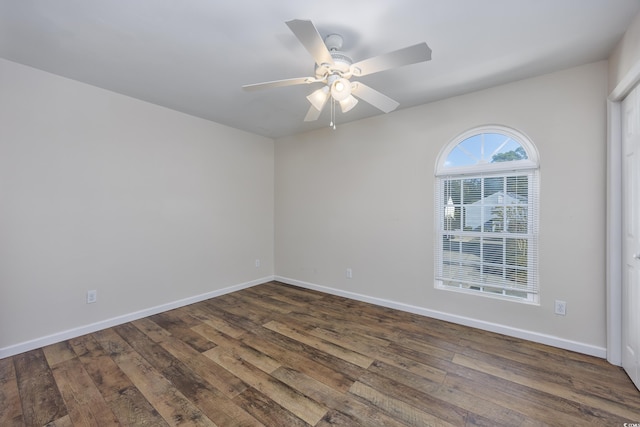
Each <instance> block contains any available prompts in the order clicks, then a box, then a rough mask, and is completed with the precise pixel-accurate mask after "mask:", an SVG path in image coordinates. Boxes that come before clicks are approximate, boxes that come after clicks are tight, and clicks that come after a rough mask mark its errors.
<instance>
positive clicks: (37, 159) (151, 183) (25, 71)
mask: <svg viewBox="0 0 640 427" xmlns="http://www.w3.org/2000/svg"><path fill="white" fill-rule="evenodd" d="M0 94H2V95H1V96H0V357H1V356H2V353H3V351H4V352H5V353H11V352H13V350H11V349H10V348H9V347H12V346H16V345H19V344H22V343H25V342H29V341H30V340H36V339H41V338H42V337H47V336H48V335H51V334H54V335H55V334H60V333H62V332H64V331H71V332H70V334H71V335H73V334H74V332H75V333H81V332H83V331H85V330H84V329H82V328H83V327H86V326H87V325H92V324H95V323H98V326H103V325H104V324H105V323H104V322H106V321H108V320H109V319H114V318H116V319H117V318H118V317H119V316H131V315H132V314H133V316H135V315H136V313H138V314H143V313H146V312H144V310H149V309H152V308H154V307H159V308H166V304H170V303H175V302H176V301H181V300H184V299H185V298H186V299H188V298H193V297H197V296H198V295H207V294H211V293H212V292H213V293H215V291H217V290H224V289H227V288H228V287H233V286H242V285H249V284H252V283H254V282H259V281H262V279H263V278H265V277H266V278H270V277H272V276H273V273H274V271H273V200H274V193H273V165H274V152H273V145H274V142H273V140H271V139H268V138H263V137H260V136H256V135H252V134H249V133H245V132H240V131H238V130H235V129H231V128H228V127H224V126H221V125H218V124H215V123H212V122H209V121H206V120H202V119H198V118H194V117H191V116H187V115H184V114H181V113H177V112H175V111H171V110H168V109H165V108H161V107H158V106H155V105H151V104H148V103H145V102H142V101H138V100H135V99H132V98H128V97H125V96H122V95H118V94H115V93H112V92H108V91H105V90H101V89H98V88H96V87H92V86H88V85H85V84H81V83H78V82H76V81H73V80H69V79H65V78H61V77H58V76H55V75H52V74H48V73H44V72H42V71H39V70H35V69H33V68H29V67H25V66H22V65H18V64H15V63H12V62H8V61H5V60H0ZM255 259H260V260H261V267H260V268H256V267H255ZM89 289H96V290H97V291H98V301H97V303H95V304H86V301H85V293H86V291H87V290H89ZM141 310H142V311H143V313H139V312H140V311H141ZM78 328H80V329H78ZM57 337H58V338H60V337H64V334H62V335H57ZM55 338H56V337H54V338H52V339H54V340H55ZM41 342H42V341H38V342H36V343H35V344H39V343H41ZM25 348H28V345H27V347H20V346H18V348H17V349H18V350H23V349H25ZM14 350H15V349H14Z"/></svg>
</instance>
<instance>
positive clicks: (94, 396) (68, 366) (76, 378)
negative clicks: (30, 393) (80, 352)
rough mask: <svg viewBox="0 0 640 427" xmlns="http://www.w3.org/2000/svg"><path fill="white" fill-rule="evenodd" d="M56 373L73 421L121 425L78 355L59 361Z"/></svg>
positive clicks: (80, 423) (78, 423)
mask: <svg viewBox="0 0 640 427" xmlns="http://www.w3.org/2000/svg"><path fill="white" fill-rule="evenodd" d="M52 373H53V377H54V378H55V380H56V383H57V384H58V388H59V389H60V393H61V394H62V398H63V399H64V402H65V405H66V407H67V410H68V412H69V419H70V420H71V422H72V424H74V425H80V426H88V427H89V426H119V425H120V423H119V422H118V419H117V417H116V416H115V414H114V413H113V412H112V411H111V409H110V408H109V406H108V405H107V403H106V401H105V400H104V397H103V395H102V394H101V393H100V391H99V390H98V389H97V388H96V386H95V385H94V383H93V381H92V380H91V377H90V376H89V374H88V373H87V372H86V371H85V370H84V368H83V366H82V362H80V360H79V359H78V358H77V357H74V358H72V359H67V360H65V361H63V362H59V363H57V364H56V365H55V366H54V367H53V369H52Z"/></svg>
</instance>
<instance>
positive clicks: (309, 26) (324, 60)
mask: <svg viewBox="0 0 640 427" xmlns="http://www.w3.org/2000/svg"><path fill="white" fill-rule="evenodd" d="M286 24H287V26H288V27H289V29H290V30H291V31H292V32H293V34H294V35H295V36H296V37H297V38H298V40H300V43H302V45H303V46H304V47H305V49H307V51H308V52H309V53H310V54H311V56H312V57H313V59H314V60H315V61H316V64H318V65H322V64H331V65H333V58H332V57H331V54H330V53H329V49H327V46H326V45H325V44H324V40H322V36H320V33H319V32H318V30H317V29H316V27H315V25H313V23H312V22H311V21H306V20H302V19H294V20H291V21H287V22H286Z"/></svg>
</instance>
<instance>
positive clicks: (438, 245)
mask: <svg viewBox="0 0 640 427" xmlns="http://www.w3.org/2000/svg"><path fill="white" fill-rule="evenodd" d="M482 134H501V135H504V136H506V137H508V138H510V139H512V140H513V141H515V142H517V143H518V144H519V145H520V147H522V148H523V149H524V150H525V152H526V154H527V158H526V159H521V160H511V161H505V162H495V163H491V162H490V160H487V159H479V161H478V162H477V163H476V164H474V165H466V166H450V165H448V164H447V160H448V158H449V155H450V154H451V153H452V152H453V151H454V150H455V149H456V147H458V146H459V145H460V144H461V143H463V142H464V141H466V140H467V139H469V138H472V137H476V136H478V135H482ZM481 141H482V143H483V144H484V139H482V138H481ZM483 148H484V147H482V149H481V152H482V153H483ZM482 155H483V156H484V153H483V154H482ZM539 169H540V167H539V156H538V151H537V149H536V147H535V145H534V144H533V142H532V141H531V139H530V138H528V137H527V136H526V135H525V134H523V133H522V132H519V131H517V130H515V129H512V128H509V127H506V126H501V125H484V126H478V127H474V128H472V129H469V130H467V131H465V132H463V133H461V134H459V135H458V136H456V137H455V138H453V139H452V140H451V141H450V142H449V143H448V144H446V145H445V146H444V147H443V149H442V150H441V152H440V155H439V156H438V160H437V162H436V170H435V189H434V190H435V192H434V199H435V206H436V208H435V210H436V212H435V214H436V215H435V221H434V222H435V230H434V231H435V239H434V240H435V242H434V243H435V252H434V267H435V268H434V285H435V288H436V289H440V290H448V291H456V292H464V293H470V294H473V295H478V296H486V297H492V298H498V299H505V300H511V301H517V302H521V303H530V304H536V305H539V301H540V297H539V295H540V286H539V275H538V264H539V257H538V235H539V212H540V196H539V191H540V173H539ZM514 174H516V175H526V176H527V177H528V178H527V206H528V208H527V209H528V210H527V215H528V219H527V233H525V234H526V235H527V237H526V239H527V265H526V271H527V286H526V288H527V291H526V292H525V291H508V290H506V286H505V284H504V282H503V284H502V285H501V286H498V285H496V283H498V282H491V283H485V284H484V286H480V287H478V286H476V285H477V283H476V285H473V288H472V287H471V286H470V285H469V284H467V286H463V284H462V282H461V279H459V278H458V279H456V278H454V277H453V276H454V275H455V274H454V275H450V276H451V277H448V279H449V280H450V281H451V282H454V283H455V282H456V281H458V282H460V283H458V286H454V285H449V284H445V283H444V280H443V279H445V280H446V279H447V278H445V277H444V272H445V270H446V269H445V263H446V262H447V261H445V256H444V253H445V252H446V248H445V246H444V245H445V242H444V241H445V236H447V237H448V238H449V239H451V235H452V234H454V233H452V232H451V231H452V230H451V229H450V227H449V228H447V226H446V222H445V221H446V220H445V217H446V213H445V211H446V210H448V209H451V207H448V204H447V203H446V202H445V201H444V200H440V199H441V198H443V197H445V193H446V191H445V189H444V184H445V183H446V182H447V181H452V180H457V179H460V180H464V179H467V178H473V179H481V180H484V179H486V178H493V177H503V178H504V179H505V180H507V179H508V178H506V177H512V176H514ZM505 182H507V181H505ZM482 185H483V186H484V181H482ZM483 191H484V190H483ZM483 194H484V193H483ZM492 194H495V193H492ZM492 194H489V196H491V195H492ZM483 197H488V196H483ZM462 207H463V205H461V206H459V208H462ZM455 234H458V235H460V236H462V235H466V234H468V235H469V236H474V237H476V238H478V237H479V236H480V237H481V238H480V242H484V241H485V239H487V238H489V239H491V238H494V237H495V236H496V235H495V234H493V235H492V233H491V232H488V231H486V230H484V226H483V227H481V230H480V231H473V232H468V231H465V230H464V229H463V228H462V227H461V228H460V230H457V231H456V233H455ZM502 237H503V238H504V239H505V240H504V242H505V243H504V244H507V243H506V242H507V241H508V240H509V239H510V238H512V239H513V238H518V237H517V235H515V234H510V233H507V232H505V231H504V230H503V233H502ZM484 245H485V243H481V246H482V249H480V253H482V251H484V250H485V249H484ZM529 248H530V249H531V251H529ZM449 250H450V249H449ZM505 250H506V249H505ZM459 253H460V254H462V250H460V252H459ZM503 253H504V256H507V252H503ZM449 256H451V253H449ZM509 256H510V257H515V256H516V255H515V254H512V255H509ZM449 260H450V259H449ZM478 263H479V264H480V265H482V267H481V271H484V266H486V264H490V262H485V260H484V259H482V258H481V259H480V260H479V261H478ZM459 264H460V265H462V264H463V263H462V262H460V263H459ZM502 267H503V268H504V271H505V272H506V269H507V263H506V261H504V260H503V262H502ZM481 275H482V274H481ZM484 277H486V276H484ZM483 280H484V279H483ZM503 280H504V277H503ZM530 280H531V281H533V282H531V281H530ZM485 287H486V288H492V289H494V291H487V290H485V289H484V288H485ZM498 288H502V289H503V290H502V291H501V292H502V293H496V292H495V289H498ZM509 292H511V295H509ZM518 293H519V294H526V297H522V296H518V295H517V294H518Z"/></svg>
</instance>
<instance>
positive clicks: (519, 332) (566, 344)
mask: <svg viewBox="0 0 640 427" xmlns="http://www.w3.org/2000/svg"><path fill="white" fill-rule="evenodd" d="M274 280H277V281H279V282H282V283H287V284H289V285H294V286H299V287H301V288H306V289H312V290H315V291H319V292H324V293H327V294H332V295H337V296H341V297H344V298H349V299H353V300H357V301H362V302H367V303H370V304H375V305H379V306H382V307H388V308H393V309H396V310H401V311H406V312H409V313H414V314H419V315H421V316H426V317H432V318H434V319H438V320H444V321H447V322H451V323H457V324H459V325H464V326H470V327H472V328H477V329H482V330H485V331H489V332H496V333H498V334H502V335H507V336H510V337H515V338H521V339H525V340H527V341H533V342H537V343H540V344H546V345H550V346H552V347H557V348H562V349H565V350H570V351H575V352H577V353H582V354H587V355H589V356H595V357H600V358H602V359H606V357H607V349H606V348H603V347H597V346H594V345H590V344H585V343H581V342H576V341H571V340H567V339H564V338H560V337H555V336H553V335H547V334H541V333H539V332H533V331H527V330H524V329H518V328H513V327H511V326H505V325H501V324H497V323H492V322H485V321H482V320H477V319H472V318H469V317H464V316H458V315H455V314H449V313H444V312H441V311H437V310H430V309H427V308H423V307H417V306H414V305H410V304H404V303H400V302H396V301H391V300H387V299H383V298H375V297H370V296H367V295H362V294H358V293H354V292H348V291H343V290H340V289H335V288H330V287H327V286H321V285H316V284H314V283H308V282H303V281H300V280H295V279H290V278H288V277H282V276H275V277H274Z"/></svg>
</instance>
